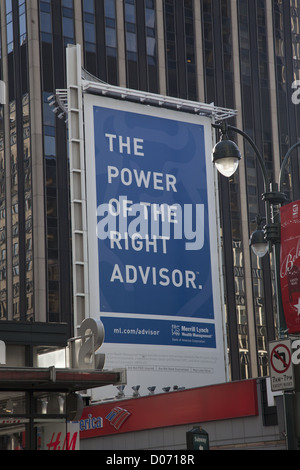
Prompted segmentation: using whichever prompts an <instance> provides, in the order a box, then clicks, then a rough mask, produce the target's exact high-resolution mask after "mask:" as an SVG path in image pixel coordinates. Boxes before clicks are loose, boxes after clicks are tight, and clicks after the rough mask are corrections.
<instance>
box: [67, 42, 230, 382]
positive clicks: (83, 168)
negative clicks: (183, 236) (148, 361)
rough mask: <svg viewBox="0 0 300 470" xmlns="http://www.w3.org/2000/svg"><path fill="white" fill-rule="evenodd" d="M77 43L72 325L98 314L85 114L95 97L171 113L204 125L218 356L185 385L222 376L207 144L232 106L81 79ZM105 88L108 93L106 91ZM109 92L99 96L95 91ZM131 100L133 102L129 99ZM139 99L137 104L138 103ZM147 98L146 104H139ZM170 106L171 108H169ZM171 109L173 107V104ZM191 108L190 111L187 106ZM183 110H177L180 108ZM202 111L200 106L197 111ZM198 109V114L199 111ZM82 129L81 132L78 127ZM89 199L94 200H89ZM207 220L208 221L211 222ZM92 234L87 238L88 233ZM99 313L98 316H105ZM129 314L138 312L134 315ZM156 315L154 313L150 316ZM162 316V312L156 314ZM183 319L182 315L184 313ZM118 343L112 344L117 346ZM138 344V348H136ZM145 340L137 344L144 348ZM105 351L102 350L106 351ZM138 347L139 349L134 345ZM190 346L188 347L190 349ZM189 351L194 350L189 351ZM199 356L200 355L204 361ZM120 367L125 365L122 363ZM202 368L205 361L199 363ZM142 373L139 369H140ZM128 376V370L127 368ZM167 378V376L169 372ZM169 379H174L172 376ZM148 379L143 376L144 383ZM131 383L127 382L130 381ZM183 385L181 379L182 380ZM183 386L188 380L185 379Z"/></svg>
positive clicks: (90, 131)
mask: <svg viewBox="0 0 300 470" xmlns="http://www.w3.org/2000/svg"><path fill="white" fill-rule="evenodd" d="M79 52H80V48H79V47H78V46H76V47H71V48H68V54H67V57H68V62H67V64H68V120H69V149H70V169H71V214H72V242H73V278H74V324H75V332H74V334H75V335H76V328H78V327H79V326H80V323H81V322H82V321H83V320H84V319H85V318H88V317H92V318H99V315H100V306H99V295H98V294H99V277H98V257H97V255H96V254H97V252H98V249H97V246H96V245H97V239H96V238H95V237H94V236H93V237H90V236H89V234H91V233H93V234H95V230H96V227H95V213H96V212H95V211H96V210H97V207H96V199H95V197H96V186H95V184H94V183H93V184H91V181H90V180H89V178H90V175H93V174H94V173H95V167H94V158H90V156H91V155H95V153H94V151H95V149H94V125H93V118H92V116H91V112H90V111H91V109H92V107H93V106H94V105H95V103H97V104H100V103H101V105H104V104H105V106H108V107H112V108H113V109H116V110H117V111H118V110H119V111H120V110H122V111H125V112H126V111H129V110H130V112H135V113H137V114H138V113H140V114H141V115H145V114H146V115H150V116H154V117H159V118H162V119H175V120H178V121H182V122H187V123H194V124H197V125H199V126H201V125H203V126H204V129H205V146H206V163H207V164H206V170H207V181H210V182H213V184H210V185H208V186H209V188H210V189H209V190H210V194H209V216H210V220H211V221H214V228H213V229H211V230H210V247H211V260H212V263H211V264H212V270H213V282H212V286H213V298H214V307H215V311H216V312H218V314H217V320H216V321H214V324H215V325H216V341H217V345H218V347H217V348H216V350H217V354H216V356H215V357H214V359H213V361H220V363H219V365H218V372H217V373H216V374H214V377H213V378H211V380H210V379H209V380H208V381H201V380H200V381H199V383H192V384H191V386H201V385H210V384H212V383H221V382H225V381H227V380H228V364H227V346H226V334H225V315H224V305H223V301H222V299H223V279H222V274H221V269H220V266H221V244H220V239H219V233H220V232H219V225H220V224H219V207H218V187H217V177H216V171H215V169H214V168H213V165H212V162H211V150H212V146H213V144H214V132H213V129H212V128H211V123H213V122H214V121H215V118H218V116H222V118H224V117H225V118H226V117H230V116H232V115H234V114H235V112H234V111H232V110H227V112H228V114H227V115H226V110H225V109H223V108H215V107H214V106H212V105H203V108H201V104H199V103H197V106H196V104H195V103H193V102H189V101H183V100H176V99H173V98H170V103H169V106H168V98H166V97H160V96H159V95H152V94H149V93H146V94H144V95H143V96H142V92H135V91H134V90H127V89H126V90H124V89H121V88H118V87H112V86H110V85H107V84H101V83H97V82H93V81H89V80H85V79H82V77H81V75H82V70H81V65H80V61H79V60H78V56H80V54H79ZM108 92H109V93H108ZM102 94H103V95H106V94H108V95H110V96H109V97H105V96H104V97H101V96H99V95H102ZM133 101H136V102H133ZM141 103H143V104H141ZM145 103H146V104H148V103H151V104H152V106H145ZM170 108H172V109H170ZM174 109H176V111H175V110H174ZM192 109H194V114H193V112H191V110H192ZM182 110H183V111H182ZM201 111H202V112H201ZM199 114H200V115H199ZM84 129H85V133H84ZM91 201H94V202H93V203H92V204H91ZM211 223H212V222H211ZM90 238H92V239H90ZM119 313H120V314H121V316H123V317H125V318H126V317H132V315H130V314H128V313H125V314H124V313H123V314H122V312H119ZM107 315H109V314H107V313H101V316H102V317H103V316H107ZM135 318H138V316H136V315H135ZM153 318H155V319H157V316H153ZM160 318H161V319H164V317H163V316H162V317H160ZM184 319H186V318H184ZM119 347H120V345H118V348H119ZM174 347H175V346H165V347H162V348H160V351H167V352H168V351H170V348H174ZM114 348H115V345H114V346H113V347H112V348H109V347H108V349H107V348H106V345H105V342H104V345H103V346H102V348H101V352H104V353H106V354H107V357H108V358H109V355H110V353H111V352H112V351H114ZM122 348H123V350H125V351H126V350H128V349H130V346H129V345H122ZM138 349H139V348H138ZM148 349H149V347H148V346H147V347H146V348H144V349H143V350H144V351H145V350H148ZM106 351H107V352H106ZM140 352H141V351H140ZM191 352H192V351H191ZM193 352H194V351H193ZM120 359H121V355H117V359H116V360H117V364H114V363H112V364H111V365H109V368H115V367H116V366H117V367H121V366H124V364H120ZM204 362H205V361H204ZM125 367H126V365H125ZM204 368H205V367H204ZM142 375H143V374H142ZM127 376H128V379H129V382H131V378H130V373H129V374H127ZM172 378H173V377H172ZM174 380H175V379H174ZM150 382H151V380H150V379H149V385H150ZM131 384H133V382H131ZM184 385H185V384H184ZM187 386H189V384H187Z"/></svg>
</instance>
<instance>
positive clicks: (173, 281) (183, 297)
mask: <svg viewBox="0 0 300 470" xmlns="http://www.w3.org/2000/svg"><path fill="white" fill-rule="evenodd" d="M94 136H95V142H94V145H95V171H96V175H95V177H96V198H97V237H98V257H99V293H100V311H101V312H111V313H114V314H116V313H128V314H142V315H158V316H161V315H164V316H165V315H169V316H172V317H176V316H177V317H189V318H194V319H209V320H212V319H214V304H213V295H212V273H211V254H210V253H211V247H210V236H209V213H208V190H207V176H206V158H205V139H204V127H203V126H201V125H196V124H193V123H190V122H181V121H180V122H179V121H175V120H172V119H165V118H159V117H156V116H151V115H150V116H149V115H144V114H136V113H134V112H130V111H122V110H116V109H109V108H103V107H99V106H94Z"/></svg>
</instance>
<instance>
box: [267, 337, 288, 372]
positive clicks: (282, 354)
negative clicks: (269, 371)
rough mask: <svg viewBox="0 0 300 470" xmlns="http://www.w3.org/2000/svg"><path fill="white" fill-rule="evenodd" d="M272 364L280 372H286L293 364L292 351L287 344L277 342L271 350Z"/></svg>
mask: <svg viewBox="0 0 300 470" xmlns="http://www.w3.org/2000/svg"><path fill="white" fill-rule="evenodd" d="M270 360H271V366H272V368H273V369H274V371H275V372H277V373H278V374H284V373H285V372H286V371H287V370H288V368H289V367H290V365H291V360H292V357H291V351H290V350H289V348H288V347H287V346H286V345H285V344H277V346H275V347H274V348H273V350H272V352H271V358H270Z"/></svg>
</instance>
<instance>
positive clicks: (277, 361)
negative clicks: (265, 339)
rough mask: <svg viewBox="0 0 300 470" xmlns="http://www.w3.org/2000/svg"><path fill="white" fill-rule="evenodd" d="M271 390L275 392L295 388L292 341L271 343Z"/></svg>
mask: <svg viewBox="0 0 300 470" xmlns="http://www.w3.org/2000/svg"><path fill="white" fill-rule="evenodd" d="M269 361H270V378H271V389H272V391H273V392H275V391H280V390H292V389H293V388H294V370H293V363H292V352H291V341H290V340H283V341H272V342H270V343H269Z"/></svg>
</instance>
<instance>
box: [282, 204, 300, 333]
mask: <svg viewBox="0 0 300 470" xmlns="http://www.w3.org/2000/svg"><path fill="white" fill-rule="evenodd" d="M280 213H281V254H280V282H281V293H282V303H283V311H284V316H285V321H286V326H287V328H288V330H289V333H299V332H300V201H296V202H292V203H290V204H287V205H286V206H283V207H282V208H281V210H280Z"/></svg>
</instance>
